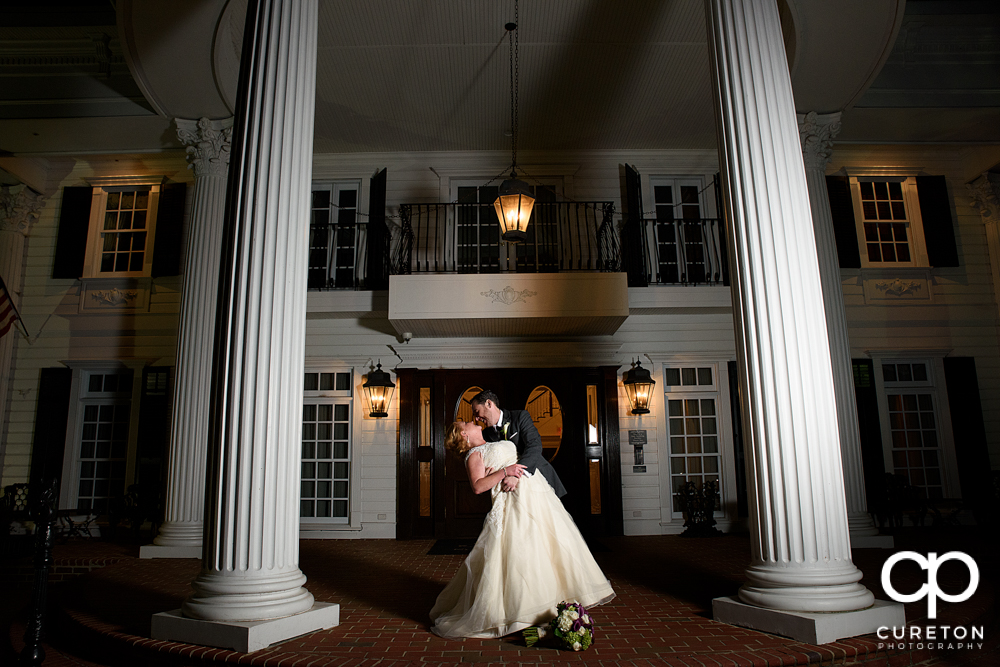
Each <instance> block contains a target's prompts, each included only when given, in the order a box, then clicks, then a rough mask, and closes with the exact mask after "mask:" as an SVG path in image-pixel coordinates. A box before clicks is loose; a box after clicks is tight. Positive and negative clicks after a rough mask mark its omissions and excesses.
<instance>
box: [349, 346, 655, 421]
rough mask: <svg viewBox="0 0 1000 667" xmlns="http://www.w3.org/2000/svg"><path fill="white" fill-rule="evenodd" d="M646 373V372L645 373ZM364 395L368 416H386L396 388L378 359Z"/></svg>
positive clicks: (366, 384) (370, 374) (365, 386)
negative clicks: (366, 400)
mask: <svg viewBox="0 0 1000 667" xmlns="http://www.w3.org/2000/svg"><path fill="white" fill-rule="evenodd" d="M647 375H648V373H647ZM361 386H362V387H364V390H365V397H366V398H367V399H368V409H369V412H368V416H369V417H375V418H376V419H377V418H379V417H388V416H389V413H388V412H387V411H386V408H388V407H389V400H390V399H391V398H392V390H393V389H395V388H396V385H395V384H393V382H392V378H391V377H389V374H388V373H386V372H385V371H384V370H382V362H381V360H379V364H378V368H376V369H375V370H373V371H371V372H370V373H368V379H367V380H366V381H365V383H364V384H363V385H361Z"/></svg>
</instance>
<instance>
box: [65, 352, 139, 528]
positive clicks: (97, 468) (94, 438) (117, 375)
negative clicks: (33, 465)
mask: <svg viewBox="0 0 1000 667" xmlns="http://www.w3.org/2000/svg"><path fill="white" fill-rule="evenodd" d="M83 386H84V387H85V390H84V391H82V392H81V407H82V418H81V421H80V426H79V428H80V431H79V433H80V450H79V451H80V455H79V457H78V461H77V472H78V482H77V489H76V491H77V509H78V510H79V511H81V512H88V513H93V514H105V513H107V511H108V506H109V503H110V501H111V500H112V499H114V498H119V497H121V495H122V494H123V493H124V492H125V466H126V460H127V457H128V440H129V426H130V415H131V410H132V407H131V396H132V372H131V371H116V372H88V373H85V374H84V385H83Z"/></svg>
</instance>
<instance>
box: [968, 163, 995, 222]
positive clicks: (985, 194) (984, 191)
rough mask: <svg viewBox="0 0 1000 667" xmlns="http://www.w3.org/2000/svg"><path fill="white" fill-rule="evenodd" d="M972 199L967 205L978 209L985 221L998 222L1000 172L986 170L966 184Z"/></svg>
mask: <svg viewBox="0 0 1000 667" xmlns="http://www.w3.org/2000/svg"><path fill="white" fill-rule="evenodd" d="M965 187H967V188H969V192H970V193H971V194H972V199H971V200H970V201H969V205H970V206H972V208H974V209H976V210H977V211H979V215H981V216H982V217H983V222H985V223H997V222H1000V174H997V173H994V172H991V171H987V172H983V174H982V175H981V176H980V177H979V178H976V179H975V180H973V181H970V182H969V183H967V184H966V186H965Z"/></svg>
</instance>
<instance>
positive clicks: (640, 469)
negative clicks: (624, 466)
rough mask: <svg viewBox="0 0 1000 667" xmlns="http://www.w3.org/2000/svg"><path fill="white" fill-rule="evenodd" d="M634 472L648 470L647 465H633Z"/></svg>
mask: <svg viewBox="0 0 1000 667" xmlns="http://www.w3.org/2000/svg"><path fill="white" fill-rule="evenodd" d="M632 472H646V466H632Z"/></svg>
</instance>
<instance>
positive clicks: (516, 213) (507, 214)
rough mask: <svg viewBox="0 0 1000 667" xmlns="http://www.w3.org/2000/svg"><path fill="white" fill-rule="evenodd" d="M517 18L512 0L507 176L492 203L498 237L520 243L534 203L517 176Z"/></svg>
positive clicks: (524, 238) (526, 185)
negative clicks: (508, 165)
mask: <svg viewBox="0 0 1000 667" xmlns="http://www.w3.org/2000/svg"><path fill="white" fill-rule="evenodd" d="M517 19H518V11H517V0H514V22H513V23H508V24H507V25H505V26H504V27H505V28H506V29H507V37H508V41H509V43H510V153H511V166H510V178H509V179H507V180H505V181H504V182H503V183H501V184H500V190H499V195H498V196H497V199H496V201H495V202H493V206H494V208H496V211H497V218H498V219H499V221H500V230H501V232H502V233H501V235H500V238H502V239H503V240H504V241H506V242H508V243H521V242H522V241H525V240H527V238H528V221H529V220H530V219H531V209H532V208H533V207H534V206H535V198H534V197H532V196H531V188H529V187H528V184H527V183H525V182H524V181H522V180H519V179H518V178H517V102H518V99H517V78H518V39H517V35H518V33H517Z"/></svg>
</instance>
